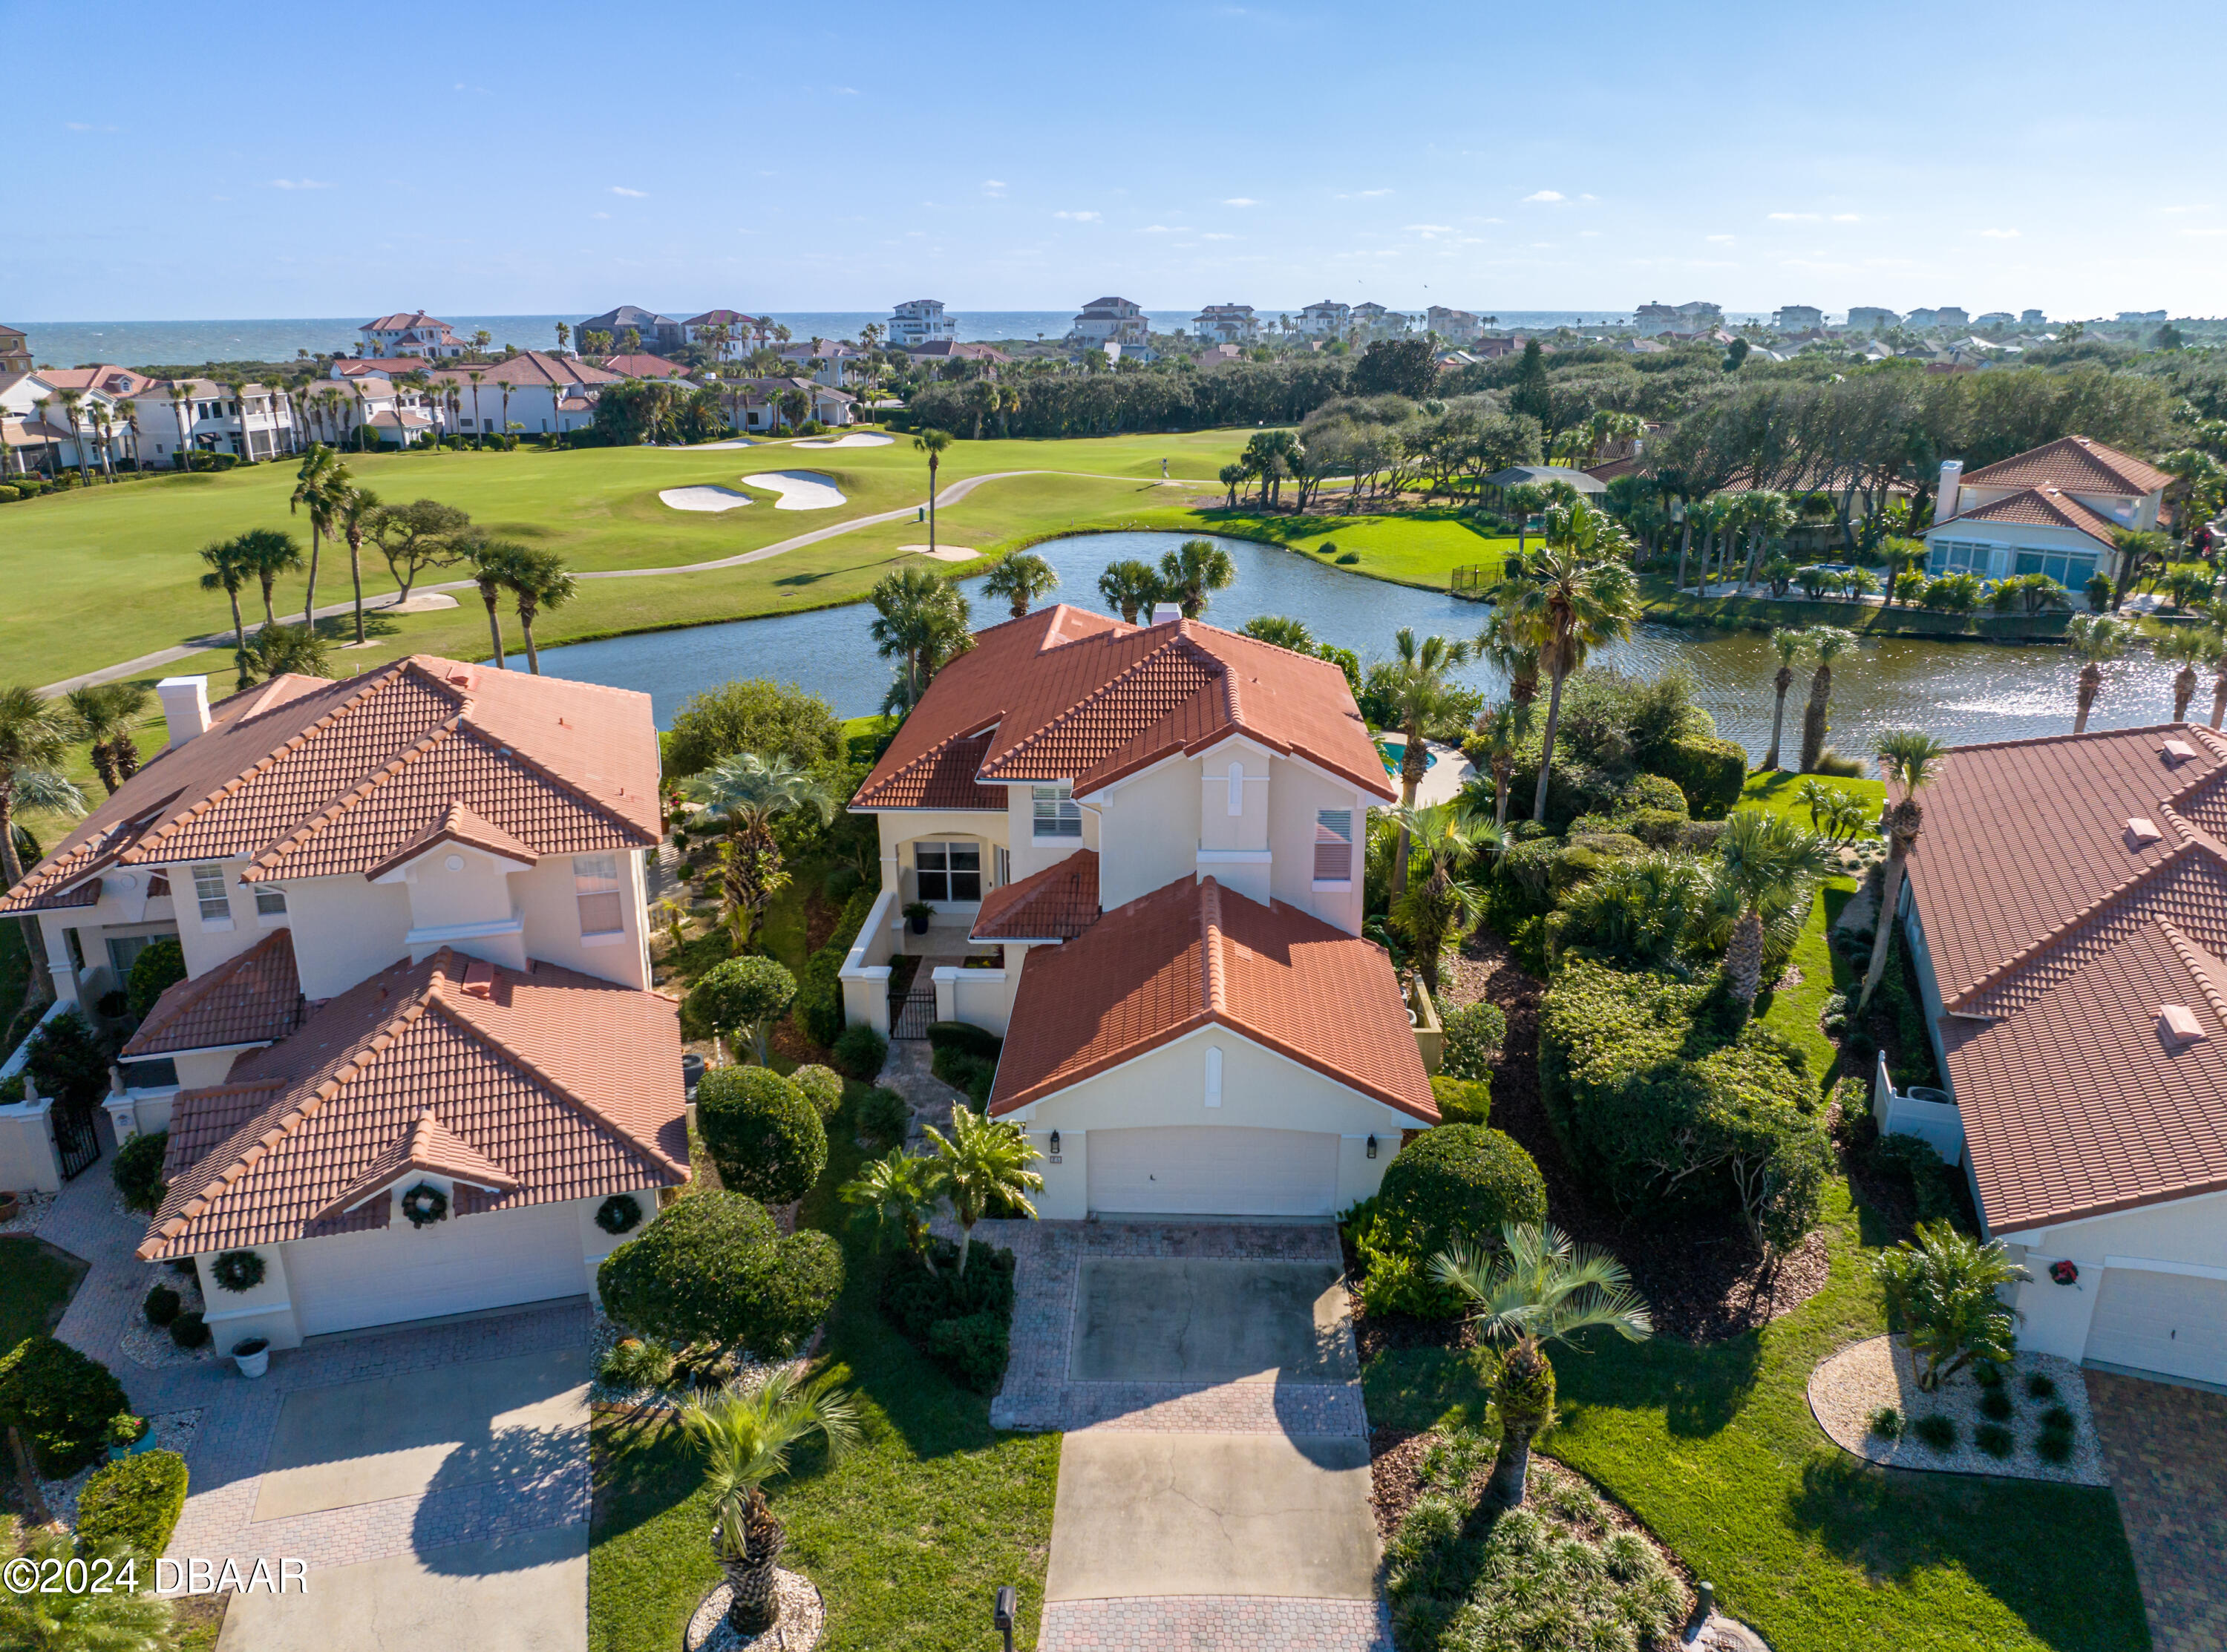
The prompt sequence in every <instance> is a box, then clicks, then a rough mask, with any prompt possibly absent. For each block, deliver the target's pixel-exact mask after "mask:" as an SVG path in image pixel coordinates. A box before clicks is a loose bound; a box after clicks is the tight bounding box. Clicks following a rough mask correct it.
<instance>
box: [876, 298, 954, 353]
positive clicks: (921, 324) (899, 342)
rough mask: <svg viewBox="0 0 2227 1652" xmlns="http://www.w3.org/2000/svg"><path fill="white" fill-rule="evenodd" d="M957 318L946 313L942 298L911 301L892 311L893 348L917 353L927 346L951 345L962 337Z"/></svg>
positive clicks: (908, 300)
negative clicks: (958, 337)
mask: <svg viewBox="0 0 2227 1652" xmlns="http://www.w3.org/2000/svg"><path fill="white" fill-rule="evenodd" d="M958 332H959V322H958V320H957V318H956V317H954V316H947V315H945V314H944V313H943V300H941V298H908V299H906V300H905V301H904V303H901V304H899V305H898V306H897V308H896V309H893V310H891V311H890V348H892V349H898V350H916V349H918V348H920V347H921V346H922V345H923V344H948V343H949V342H950V341H952V340H953V339H954V338H955V337H957V336H958Z"/></svg>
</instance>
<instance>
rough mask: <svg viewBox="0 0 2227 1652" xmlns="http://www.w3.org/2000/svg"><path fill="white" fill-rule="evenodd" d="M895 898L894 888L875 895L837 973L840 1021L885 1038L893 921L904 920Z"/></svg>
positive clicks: (893, 942) (893, 935)
mask: <svg viewBox="0 0 2227 1652" xmlns="http://www.w3.org/2000/svg"><path fill="white" fill-rule="evenodd" d="M896 910H897V891H896V890H886V889H885V890H883V891H882V892H881V894H880V895H879V896H877V897H876V898H875V901H874V904H873V909H872V910H871V911H869V912H868V913H867V914H866V921H865V922H864V923H862V924H860V925H859V926H858V939H857V940H856V941H852V943H851V950H850V952H849V953H848V954H845V957H844V960H843V967H842V969H841V970H840V971H839V972H838V975H837V979H839V980H840V981H841V982H842V983H843V1024H845V1026H851V1027H856V1026H859V1025H862V1024H863V1025H865V1026H869V1027H871V1028H872V1029H873V1030H875V1031H876V1032H878V1033H879V1034H881V1035H882V1036H883V1037H884V1038H886V1037H888V1036H890V958H891V957H893V956H894V955H895V954H896V952H897V943H896V939H895V931H894V928H893V922H903V919H899V918H897V917H896V916H895V914H896Z"/></svg>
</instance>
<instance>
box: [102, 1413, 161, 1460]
mask: <svg viewBox="0 0 2227 1652" xmlns="http://www.w3.org/2000/svg"><path fill="white" fill-rule="evenodd" d="M154 1444H155V1426H154V1425H153V1424H152V1423H150V1422H149V1421H148V1420H147V1419H145V1418H144V1417H134V1416H133V1415H132V1414H131V1413H130V1412H128V1411H119V1412H118V1413H116V1414H115V1415H114V1416H113V1417H111V1418H110V1419H108V1460H109V1461H110V1462H112V1463H121V1462H122V1461H123V1460H124V1458H125V1457H137V1456H138V1455H139V1453H140V1452H142V1451H150V1450H151V1449H152V1448H153V1446H154Z"/></svg>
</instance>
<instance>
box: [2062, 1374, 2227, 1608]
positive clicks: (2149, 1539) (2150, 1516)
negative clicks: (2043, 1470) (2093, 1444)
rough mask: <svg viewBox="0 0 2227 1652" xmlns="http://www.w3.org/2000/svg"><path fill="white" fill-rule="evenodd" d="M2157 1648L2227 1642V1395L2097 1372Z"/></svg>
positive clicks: (2106, 1441)
mask: <svg viewBox="0 0 2227 1652" xmlns="http://www.w3.org/2000/svg"><path fill="white" fill-rule="evenodd" d="M2086 1376H2087V1379H2088V1404H2089V1408H2090V1411H2091V1412H2092V1413H2094V1415H2095V1418H2096V1432H2098V1433H2099V1434H2101V1435H2102V1436H2103V1452H2104V1455H2105V1456H2106V1457H2109V1459H2110V1464H2111V1489H2112V1490H2113V1491H2114V1492H2115V1493H2116V1494H2117V1496H2118V1499H2119V1517H2120V1519H2121V1520H2122V1521H2124V1522H2125V1524H2126V1528H2127V1543H2128V1547H2130V1548H2132V1549H2133V1550H2134V1575H2135V1576H2136V1577H2137V1578H2138V1579H2141V1585H2142V1604H2143V1606H2144V1607H2145V1608H2147V1611H2148V1614H2149V1620H2150V1641H2151V1642H2152V1644H2153V1645H2154V1646H2155V1647H2156V1649H2157V1652H2221V1649H2222V1648H2227V1394H2205V1393H2203V1392H2201V1391H2199V1390H2198V1389H2195V1388H2182V1387H2175V1386H2173V1384H2171V1383H2168V1382H2146V1381H2142V1380H2141V1378H2139V1377H2128V1376H2117V1375H2113V1374H2112V1373H2110V1372H2108V1371H2090V1372H2088V1373H2086Z"/></svg>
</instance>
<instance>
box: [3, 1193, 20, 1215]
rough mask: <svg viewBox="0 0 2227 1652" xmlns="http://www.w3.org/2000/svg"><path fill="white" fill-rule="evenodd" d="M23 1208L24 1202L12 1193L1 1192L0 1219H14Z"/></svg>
mask: <svg viewBox="0 0 2227 1652" xmlns="http://www.w3.org/2000/svg"><path fill="white" fill-rule="evenodd" d="M21 1210H22V1203H21V1202H19V1201H18V1200H17V1199H16V1196H15V1195H14V1194H12V1193H0V1221H15V1220H16V1215H17V1213H18V1212H20V1211H21Z"/></svg>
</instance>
